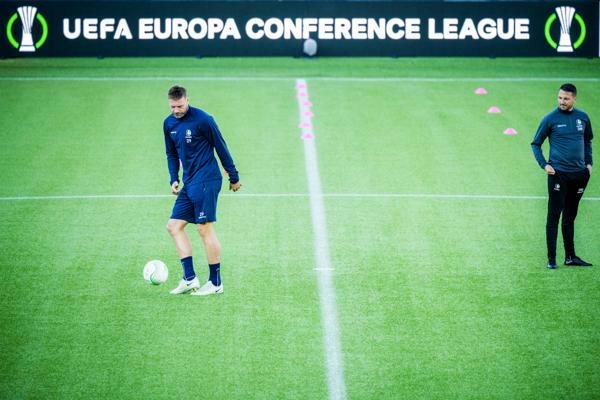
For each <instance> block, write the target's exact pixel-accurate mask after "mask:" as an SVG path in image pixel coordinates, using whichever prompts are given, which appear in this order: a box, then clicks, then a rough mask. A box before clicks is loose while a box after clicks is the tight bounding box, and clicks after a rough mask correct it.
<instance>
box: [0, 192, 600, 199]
mask: <svg viewBox="0 0 600 400" xmlns="http://www.w3.org/2000/svg"><path fill="white" fill-rule="evenodd" d="M220 196H221V197H232V198H236V197H238V198H240V197H256V198H293V197H309V196H310V194H309V193H235V194H231V193H224V194H221V195H220ZM321 197H324V198H325V197H327V198H382V199H383V198H409V199H411V198H412V199H450V200H452V199H458V200H547V199H548V197H547V196H533V195H532V196H516V195H514V196H513V195H493V194H443V193H437V194H436V193H322V194H321ZM102 199H123V200H126V199H173V200H174V199H175V197H174V196H173V195H172V194H98V195H93V194H92V195H66V196H4V197H0V201H28V200H31V201H36V200H102ZM582 200H587V201H600V197H583V198H582Z"/></svg>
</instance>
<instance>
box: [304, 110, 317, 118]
mask: <svg viewBox="0 0 600 400" xmlns="http://www.w3.org/2000/svg"><path fill="white" fill-rule="evenodd" d="M303 115H304V116H305V117H314V116H315V114H313V113H312V111H304V113H303Z"/></svg>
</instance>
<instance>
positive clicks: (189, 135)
mask: <svg viewBox="0 0 600 400" xmlns="http://www.w3.org/2000/svg"><path fill="white" fill-rule="evenodd" d="M185 142H186V143H192V131H190V130H189V129H188V130H186V131H185Z"/></svg>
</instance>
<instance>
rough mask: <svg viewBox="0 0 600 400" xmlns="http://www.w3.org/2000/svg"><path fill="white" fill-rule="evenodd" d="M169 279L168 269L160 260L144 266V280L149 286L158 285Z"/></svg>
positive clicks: (149, 262)
mask: <svg viewBox="0 0 600 400" xmlns="http://www.w3.org/2000/svg"><path fill="white" fill-rule="evenodd" d="M168 278H169V269H168V268H167V266H166V265H165V263H164V262H162V261H160V260H152V261H148V262H147V263H146V265H144V280H145V281H146V282H148V283H149V284H151V285H160V284H161V283H165V282H166V281H167V279H168Z"/></svg>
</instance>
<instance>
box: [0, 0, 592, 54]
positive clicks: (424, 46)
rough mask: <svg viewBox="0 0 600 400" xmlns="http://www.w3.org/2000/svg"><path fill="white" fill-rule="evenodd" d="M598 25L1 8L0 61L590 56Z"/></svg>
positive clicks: (353, 6)
mask: <svg viewBox="0 0 600 400" xmlns="http://www.w3.org/2000/svg"><path fill="white" fill-rule="evenodd" d="M599 18H600V10H599V3H598V2H597V1H539V2H536V1H510V2H506V1H486V2H472V1H467V2H461V1H457V2H442V1H427V2H423V1H402V2H394V1H352V2H342V1H310V2H304V1H218V0H217V1H206V2H189V1H151V2H145V1H139V2H124V1H101V2H89V1H32V2H11V1H3V2H2V7H1V11H0V23H1V24H2V31H1V36H0V57H2V58H6V57H57V56H58V57H62V56H68V57H73V56H99V57H103V56H196V57H205V56H302V55H303V49H304V50H308V52H310V50H316V51H317V53H316V54H318V55H321V56H392V57H402V56H486V57H504V56H526V57H538V56H539V57H547V56H559V57H598V56H599V54H600V35H599V32H600V29H599ZM307 39H311V40H308V42H307ZM313 40H314V42H313Z"/></svg>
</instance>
